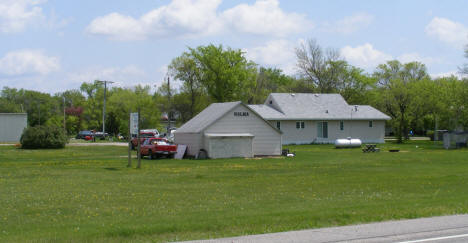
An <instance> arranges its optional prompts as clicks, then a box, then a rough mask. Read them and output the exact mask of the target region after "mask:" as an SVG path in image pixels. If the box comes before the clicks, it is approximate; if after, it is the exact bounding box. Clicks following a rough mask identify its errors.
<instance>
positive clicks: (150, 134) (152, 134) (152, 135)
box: [131, 130, 159, 150]
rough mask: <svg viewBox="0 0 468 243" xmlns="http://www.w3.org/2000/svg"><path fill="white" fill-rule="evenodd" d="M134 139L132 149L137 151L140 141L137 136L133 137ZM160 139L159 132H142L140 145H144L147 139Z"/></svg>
mask: <svg viewBox="0 0 468 243" xmlns="http://www.w3.org/2000/svg"><path fill="white" fill-rule="evenodd" d="M133 136H134V137H133V138H132V140H131V143H132V145H131V146H132V149H133V150H135V148H136V147H138V139H137V137H136V136H135V135H133ZM158 137H159V132H157V130H156V132H154V131H150V132H148V131H147V130H141V131H140V143H141V144H143V142H144V141H145V139H147V138H158Z"/></svg>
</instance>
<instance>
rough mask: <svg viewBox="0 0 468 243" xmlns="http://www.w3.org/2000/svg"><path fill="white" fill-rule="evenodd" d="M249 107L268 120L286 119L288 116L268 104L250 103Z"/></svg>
mask: <svg viewBox="0 0 468 243" xmlns="http://www.w3.org/2000/svg"><path fill="white" fill-rule="evenodd" d="M249 107H250V108H251V109H252V110H254V111H255V112H257V113H258V114H259V115H260V116H261V117H263V119H267V120H275V119H278V120H282V119H283V120H284V119H286V118H287V117H286V116H285V115H284V114H283V113H282V112H280V111H278V110H276V109H274V108H272V107H270V106H268V105H249Z"/></svg>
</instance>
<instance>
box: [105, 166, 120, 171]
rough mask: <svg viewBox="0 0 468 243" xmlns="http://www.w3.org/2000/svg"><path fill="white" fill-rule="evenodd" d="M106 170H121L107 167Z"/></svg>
mask: <svg viewBox="0 0 468 243" xmlns="http://www.w3.org/2000/svg"><path fill="white" fill-rule="evenodd" d="M104 169H105V170H110V171H116V170H119V169H117V168H114V167H106V168H104Z"/></svg>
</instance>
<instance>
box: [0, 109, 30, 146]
mask: <svg viewBox="0 0 468 243" xmlns="http://www.w3.org/2000/svg"><path fill="white" fill-rule="evenodd" d="M27 126H28V115H27V114H26V113H0V142H19V140H20V138H21V134H22V133H23V130H24V129H25V128H26V127H27Z"/></svg>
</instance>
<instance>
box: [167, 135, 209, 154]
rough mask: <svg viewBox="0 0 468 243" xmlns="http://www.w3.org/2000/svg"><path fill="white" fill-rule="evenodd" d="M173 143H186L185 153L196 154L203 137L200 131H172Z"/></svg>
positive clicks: (201, 144) (200, 146)
mask: <svg viewBox="0 0 468 243" xmlns="http://www.w3.org/2000/svg"><path fill="white" fill-rule="evenodd" d="M174 143H175V144H185V145H187V151H186V154H187V155H189V156H197V155H198V151H200V149H201V148H202V146H203V137H202V135H201V133H177V131H176V132H175V133H174Z"/></svg>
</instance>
